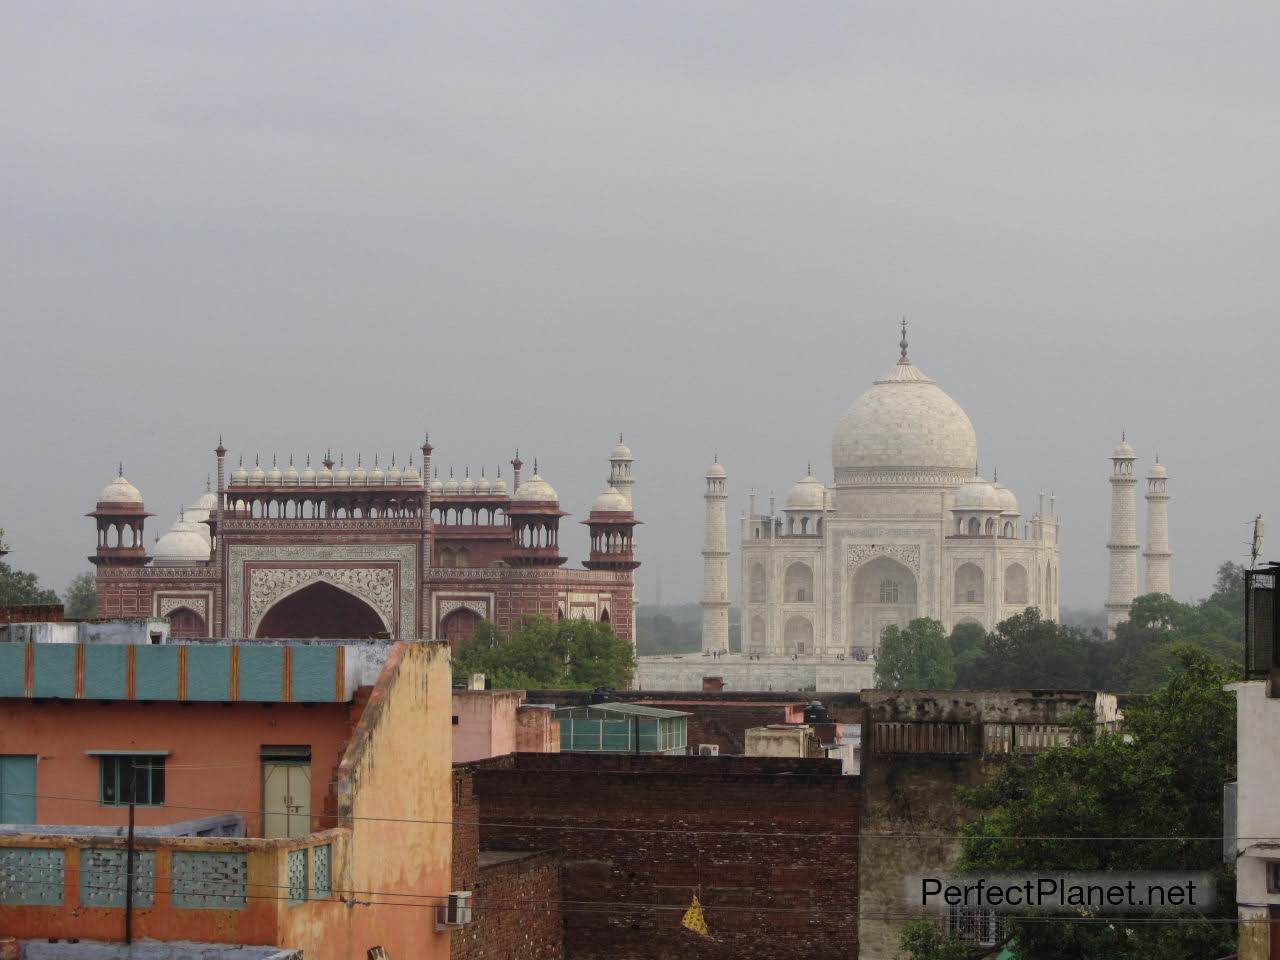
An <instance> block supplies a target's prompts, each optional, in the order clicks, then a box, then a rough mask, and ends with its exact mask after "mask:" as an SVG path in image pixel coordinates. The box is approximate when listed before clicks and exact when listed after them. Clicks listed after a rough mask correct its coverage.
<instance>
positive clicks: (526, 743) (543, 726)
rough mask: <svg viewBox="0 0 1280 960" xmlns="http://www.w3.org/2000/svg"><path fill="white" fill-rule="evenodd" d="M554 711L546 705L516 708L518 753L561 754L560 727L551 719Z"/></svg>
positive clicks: (528, 705) (526, 705)
mask: <svg viewBox="0 0 1280 960" xmlns="http://www.w3.org/2000/svg"><path fill="white" fill-rule="evenodd" d="M552 710H553V708H552V707H550V706H547V705H544V704H524V705H522V706H520V707H517V708H516V750H517V751H518V752H520V753H559V752H560V725H559V724H557V723H556V722H555V721H554V720H553V719H551V713H552Z"/></svg>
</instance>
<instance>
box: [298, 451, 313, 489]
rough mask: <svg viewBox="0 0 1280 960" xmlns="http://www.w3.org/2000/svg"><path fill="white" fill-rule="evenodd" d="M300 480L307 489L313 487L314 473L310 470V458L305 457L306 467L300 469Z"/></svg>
mask: <svg viewBox="0 0 1280 960" xmlns="http://www.w3.org/2000/svg"><path fill="white" fill-rule="evenodd" d="M300 480H301V482H302V483H304V484H305V485H306V486H308V487H311V486H315V482H316V472H315V470H314V469H312V466H311V458H310V457H307V465H306V466H305V467H303V468H302V476H301V478H300Z"/></svg>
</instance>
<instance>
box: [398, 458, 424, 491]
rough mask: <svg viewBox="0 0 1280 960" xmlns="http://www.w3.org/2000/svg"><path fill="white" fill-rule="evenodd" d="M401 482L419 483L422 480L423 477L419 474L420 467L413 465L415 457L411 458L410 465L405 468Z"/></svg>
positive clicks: (401, 475)
mask: <svg viewBox="0 0 1280 960" xmlns="http://www.w3.org/2000/svg"><path fill="white" fill-rule="evenodd" d="M400 482H401V483H412V484H415V485H416V484H418V483H421V482H422V478H421V477H420V476H418V468H417V467H415V466H414V465H413V458H412V457H410V458H409V465H408V466H407V467H405V468H404V473H402V474H400Z"/></svg>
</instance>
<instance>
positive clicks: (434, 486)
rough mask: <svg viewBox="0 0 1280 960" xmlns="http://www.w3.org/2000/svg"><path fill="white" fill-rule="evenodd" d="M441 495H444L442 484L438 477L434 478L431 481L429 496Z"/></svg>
mask: <svg viewBox="0 0 1280 960" xmlns="http://www.w3.org/2000/svg"><path fill="white" fill-rule="evenodd" d="M442 493H444V482H443V481H442V480H441V479H440V478H439V477H436V478H435V479H434V480H432V481H431V495H432V496H433V497H438V496H440V494H442Z"/></svg>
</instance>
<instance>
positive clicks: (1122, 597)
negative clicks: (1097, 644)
mask: <svg viewBox="0 0 1280 960" xmlns="http://www.w3.org/2000/svg"><path fill="white" fill-rule="evenodd" d="M1136 459H1137V455H1136V454H1135V453H1134V451H1133V447H1131V446H1130V445H1129V441H1128V440H1127V439H1125V437H1124V435H1123V434H1121V435H1120V445H1119V446H1117V447H1116V448H1115V449H1114V450H1113V451H1111V540H1110V541H1109V542H1108V543H1107V550H1108V551H1110V553H1111V589H1110V592H1109V593H1108V596H1107V636H1109V637H1114V636H1115V635H1116V626H1117V625H1118V624H1121V623H1123V622H1124V621H1125V620H1128V619H1129V608H1130V607H1132V606H1133V598H1134V597H1135V596H1137V594H1138V479H1137V477H1135V476H1134V475H1133V461H1134V460H1136Z"/></svg>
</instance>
